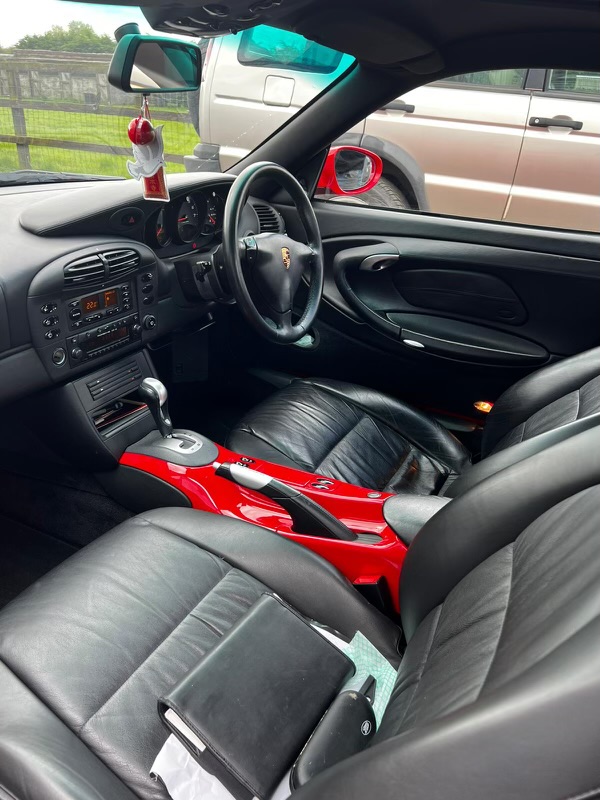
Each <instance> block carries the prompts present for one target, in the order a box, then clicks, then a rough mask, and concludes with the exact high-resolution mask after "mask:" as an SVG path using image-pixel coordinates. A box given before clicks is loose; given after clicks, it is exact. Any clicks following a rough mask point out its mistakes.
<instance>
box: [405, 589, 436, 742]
mask: <svg viewBox="0 0 600 800" xmlns="http://www.w3.org/2000/svg"><path fill="white" fill-rule="evenodd" d="M442 608H443V603H442V604H441V605H439V606H438V613H437V619H436V621H435V625H433V626H432V629H431V634H430V637H429V640H428V642H427V645H426V649H425V652H424V653H423V657H422V659H421V662H420V664H419V669H418V672H417V675H416V676H415V678H414V679H413V680H412V681H411V683H410V684H409V686H407V687H405V688H404V691H406V690H407V689H412V693H411V697H410V699H409V701H408V703H407V704H406V706H405V707H404V713H403V714H402V717H401V719H400V720H399V721H398V723H397V724H396V725H395V726H394V727H395V729H396V732H399V731H400V729H401V728H402V723H403V722H404V720H405V719H406V715H407V714H408V711H409V709H410V707H411V705H412V702H413V700H414V699H415V694H416V692H417V688H418V686H419V684H420V682H421V679H422V677H423V673H424V672H425V667H426V666H427V661H428V660H429V655H430V653H431V648H432V647H433V642H434V639H435V634H436V633H437V629H438V626H439V623H440V618H441V616H442Z"/></svg>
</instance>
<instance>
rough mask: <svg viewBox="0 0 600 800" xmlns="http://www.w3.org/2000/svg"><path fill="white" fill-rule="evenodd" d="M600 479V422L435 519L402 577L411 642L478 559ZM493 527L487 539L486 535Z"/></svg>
mask: <svg viewBox="0 0 600 800" xmlns="http://www.w3.org/2000/svg"><path fill="white" fill-rule="evenodd" d="M599 482H600V427H595V428H593V429H592V430H589V431H586V432H584V433H581V434H579V435H578V436H573V437H571V438H570V439H567V440H565V441H563V442H561V443H560V444H557V445H556V446H555V447H553V448H552V458H548V454H547V452H542V453H538V454H537V455H535V456H532V457H531V458H529V459H526V460H525V461H522V462H520V463H518V464H515V465H514V466H513V467H511V468H510V469H506V470H502V471H500V472H498V473H496V474H495V475H493V476H491V477H489V478H487V479H486V480H485V481H484V482H482V483H481V484H479V485H478V487H477V488H475V489H473V490H472V491H470V492H467V493H466V494H464V495H462V496H461V497H458V498H457V499H455V500H453V501H452V502H451V503H449V504H448V505H447V506H446V507H445V508H443V509H442V510H441V511H440V512H439V513H438V514H436V515H435V517H433V519H432V520H431V521H430V522H428V523H427V524H426V525H425V526H424V527H423V529H422V530H421V531H420V533H418V534H417V536H416V537H415V539H414V541H413V543H412V544H411V546H410V548H409V550H408V553H407V555H406V559H405V561H404V565H403V569H402V575H401V582H400V606H401V608H402V622H403V627H404V633H405V635H406V637H407V639H408V640H410V638H411V637H412V635H413V634H414V632H415V630H416V629H417V627H418V626H419V624H420V623H421V621H422V620H423V619H424V618H425V617H426V616H427V614H429V612H430V611H432V609H434V608H435V607H436V606H438V605H439V604H440V603H442V602H443V601H444V599H445V598H446V596H447V595H448V593H449V592H450V591H451V590H452V588H453V587H454V586H455V585H456V584H457V583H458V582H459V581H460V580H462V578H464V577H465V575H467V573H468V572H470V571H471V570H472V569H474V567H476V566H477V564H479V563H481V562H482V561H484V560H485V559H486V558H488V557H489V556H491V555H492V554H493V553H495V552H496V551H497V550H499V549H500V548H502V547H504V546H505V545H507V544H509V543H510V542H512V541H514V540H515V539H516V537H517V536H518V535H519V534H520V533H521V532H522V531H523V530H524V529H525V528H526V527H527V526H528V525H529V524H530V523H531V522H533V520H535V519H536V518H537V517H539V516H541V515H542V514H543V513H544V512H545V511H546V510H547V509H548V508H550V507H551V506H554V505H556V504H557V503H559V502H560V501H561V500H563V499H565V498H566V497H569V496H571V495H573V494H576V493H577V492H580V491H582V490H583V489H586V488H587V487H589V486H593V485H595V484H597V483H599ZM481 531H485V536H482V535H481Z"/></svg>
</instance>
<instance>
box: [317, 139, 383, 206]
mask: <svg viewBox="0 0 600 800" xmlns="http://www.w3.org/2000/svg"><path fill="white" fill-rule="evenodd" d="M382 172H383V162H382V160H381V159H380V158H379V156H378V155H377V154H376V153H372V152H371V151H370V150H365V148H364V147H350V146H344V147H332V148H331V149H330V151H329V153H328V155H327V159H326V160H325V165H324V166H323V171H322V172H321V177H320V178H319V183H318V185H317V188H318V189H319V190H321V191H325V192H328V193H331V194H337V195H357V194H362V193H363V192H368V191H369V189H372V188H373V187H374V186H375V185H376V183H377V182H378V180H379V179H380V178H381V173H382Z"/></svg>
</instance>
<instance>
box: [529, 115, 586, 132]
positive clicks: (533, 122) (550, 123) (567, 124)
mask: <svg viewBox="0 0 600 800" xmlns="http://www.w3.org/2000/svg"><path fill="white" fill-rule="evenodd" d="M529 124H530V126H531V127H532V128H572V129H573V130H574V131H580V130H581V129H582V128H583V122H578V121H577V120H574V119H557V118H556V117H531V118H530V120H529Z"/></svg>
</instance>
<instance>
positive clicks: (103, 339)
mask: <svg viewBox="0 0 600 800" xmlns="http://www.w3.org/2000/svg"><path fill="white" fill-rule="evenodd" d="M123 339H129V328H128V327H127V325H123V326H121V327H120V328H116V329H114V330H112V331H108V332H107V333H101V334H100V335H99V336H96V337H95V338H94V339H90V340H88V341H83V342H81V343H80V347H82V348H83V349H84V350H85V351H86V352H88V353H92V352H94V350H98V349H101V348H102V347H106V345H108V344H114V343H115V342H120V341H122V340H123Z"/></svg>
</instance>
